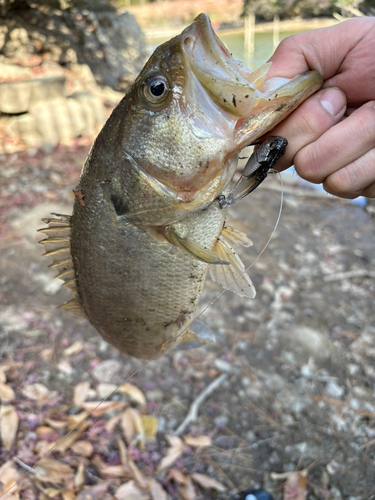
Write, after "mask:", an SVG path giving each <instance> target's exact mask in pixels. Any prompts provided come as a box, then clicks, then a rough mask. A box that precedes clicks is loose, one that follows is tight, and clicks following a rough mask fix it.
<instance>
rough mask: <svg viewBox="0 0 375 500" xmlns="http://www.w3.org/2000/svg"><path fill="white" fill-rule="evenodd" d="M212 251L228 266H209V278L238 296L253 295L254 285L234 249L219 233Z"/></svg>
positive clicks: (251, 296)
mask: <svg viewBox="0 0 375 500" xmlns="http://www.w3.org/2000/svg"><path fill="white" fill-rule="evenodd" d="M214 251H215V253H216V254H217V255H218V257H219V258H221V259H223V260H224V259H225V260H228V261H229V263H230V265H229V266H210V267H209V272H210V276H211V278H212V279H213V280H214V281H216V282H217V283H219V284H220V285H221V286H222V287H223V288H225V289H228V290H231V291H232V292H234V293H236V294H237V295H239V296H240V297H249V298H251V299H253V298H254V297H255V294H256V292H255V287H254V285H253V283H252V281H251V279H250V278H249V276H248V274H247V272H246V269H245V266H244V264H243V262H242V260H241V259H240V257H239V256H238V255H237V253H236V252H235V250H234V249H233V248H232V247H231V246H230V245H229V243H228V242H227V241H226V239H225V238H224V237H223V236H222V235H221V236H219V238H218V239H217V241H216V243H215V246H214Z"/></svg>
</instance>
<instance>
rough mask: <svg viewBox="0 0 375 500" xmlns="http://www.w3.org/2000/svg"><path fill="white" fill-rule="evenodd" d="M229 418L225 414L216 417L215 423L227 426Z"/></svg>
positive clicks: (218, 425) (219, 425)
mask: <svg viewBox="0 0 375 500" xmlns="http://www.w3.org/2000/svg"><path fill="white" fill-rule="evenodd" d="M228 422H229V418H228V417H226V416H225V415H220V416H219V417H216V418H215V419H214V423H215V425H216V426H217V427H221V428H223V427H226V426H227V425H228Z"/></svg>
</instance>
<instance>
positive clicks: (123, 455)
mask: <svg viewBox="0 0 375 500" xmlns="http://www.w3.org/2000/svg"><path fill="white" fill-rule="evenodd" d="M117 446H118V450H119V452H120V458H121V463H122V465H123V466H124V467H125V468H127V466H128V450H127V448H126V445H125V443H124V441H123V440H122V439H121V438H119V439H118V440H117Z"/></svg>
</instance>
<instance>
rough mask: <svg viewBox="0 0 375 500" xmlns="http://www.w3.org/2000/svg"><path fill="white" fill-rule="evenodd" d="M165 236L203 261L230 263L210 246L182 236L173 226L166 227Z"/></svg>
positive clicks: (221, 263) (208, 262)
mask: <svg viewBox="0 0 375 500" xmlns="http://www.w3.org/2000/svg"><path fill="white" fill-rule="evenodd" d="M165 236H166V238H167V240H168V241H169V242H170V243H172V245H175V246H176V247H178V248H181V250H184V251H185V252H187V253H189V254H190V255H193V256H194V257H195V258H196V259H197V260H200V261H201V262H206V263H207V264H216V265H218V264H220V265H228V264H229V262H227V261H225V260H222V259H220V257H219V256H218V255H216V254H215V253H214V252H211V250H209V249H208V248H205V247H204V246H202V245H200V244H199V243H196V242H195V241H192V240H189V239H188V238H181V236H179V235H178V234H177V233H176V232H175V231H174V230H173V229H172V228H171V227H167V228H166V229H165Z"/></svg>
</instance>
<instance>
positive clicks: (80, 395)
mask: <svg viewBox="0 0 375 500" xmlns="http://www.w3.org/2000/svg"><path fill="white" fill-rule="evenodd" d="M89 392H90V384H89V383H88V382H81V383H79V384H77V385H76V386H75V388H74V404H75V405H76V406H81V405H82V403H83V402H84V401H86V399H87V396H88V395H89Z"/></svg>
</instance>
